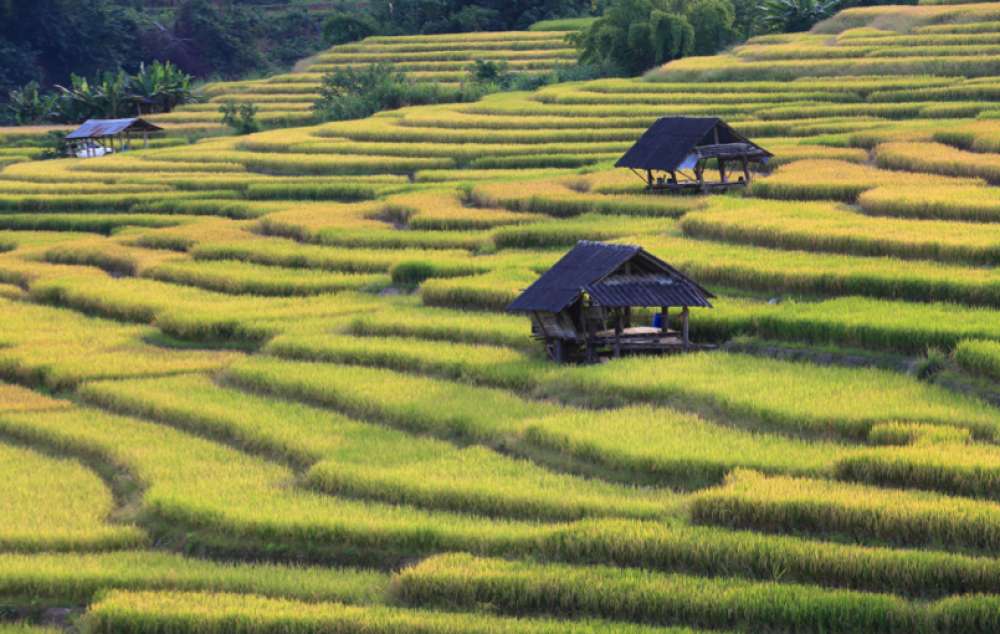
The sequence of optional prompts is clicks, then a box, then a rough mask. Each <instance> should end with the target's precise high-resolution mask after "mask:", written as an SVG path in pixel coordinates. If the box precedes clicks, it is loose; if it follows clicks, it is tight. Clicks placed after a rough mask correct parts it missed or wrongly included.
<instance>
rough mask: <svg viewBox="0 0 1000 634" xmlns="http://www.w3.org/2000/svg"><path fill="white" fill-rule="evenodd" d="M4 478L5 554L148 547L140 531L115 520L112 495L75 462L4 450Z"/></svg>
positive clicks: (0, 539)
mask: <svg viewBox="0 0 1000 634" xmlns="http://www.w3.org/2000/svg"><path fill="white" fill-rule="evenodd" d="M0 473H2V474H3V478H4V481H5V485H4V495H3V499H2V501H0V510H2V512H3V517H4V522H3V526H2V528H0V548H2V549H3V550H12V551H18V552H30V551H38V550H53V551H58V550H67V551H73V550H78V551H88V550H108V549H113V548H128V547H135V546H139V545H142V544H144V543H145V542H146V536H145V534H144V533H143V532H142V531H141V530H140V529H138V528H137V527H135V526H133V525H130V524H122V525H115V524H112V523H111V522H110V521H109V516H110V514H111V513H112V512H113V511H114V510H115V506H116V504H115V500H114V498H113V497H112V494H111V491H109V490H108V488H107V487H106V486H105V484H104V483H103V482H102V481H101V479H100V478H98V477H97V475H96V474H95V473H93V472H91V471H90V470H88V469H87V468H86V467H84V466H83V465H81V464H80V463H78V462H76V461H75V460H67V459H57V458H50V457H48V456H45V455H43V454H40V453H37V452H35V451H32V450H30V449H22V448H19V447H12V446H7V445H0Z"/></svg>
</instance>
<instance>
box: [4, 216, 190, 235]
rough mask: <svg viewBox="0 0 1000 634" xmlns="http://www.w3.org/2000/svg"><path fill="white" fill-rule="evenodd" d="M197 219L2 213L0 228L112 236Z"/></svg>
mask: <svg viewBox="0 0 1000 634" xmlns="http://www.w3.org/2000/svg"><path fill="white" fill-rule="evenodd" d="M193 220H194V218H190V217H185V216H157V215H154V214H130V213H120V214H119V213H112V214H101V213H82V214H72V213H68V214H64V213H57V214H56V213H53V214H49V213H45V214H38V213H26V214H0V229H4V230H11V231H76V232H81V231H85V232H91V233H101V234H104V235H110V234H112V233H115V232H116V231H118V230H120V229H122V228H124V227H151V228H157V227H173V226H177V225H180V224H184V223H186V222H192V221H193Z"/></svg>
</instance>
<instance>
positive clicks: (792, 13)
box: [760, 0, 840, 33]
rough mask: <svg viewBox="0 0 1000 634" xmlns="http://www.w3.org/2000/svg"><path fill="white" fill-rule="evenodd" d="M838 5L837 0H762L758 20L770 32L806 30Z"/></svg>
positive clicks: (827, 15) (833, 11)
mask: <svg viewBox="0 0 1000 634" xmlns="http://www.w3.org/2000/svg"><path fill="white" fill-rule="evenodd" d="M839 6H840V2H839V0H764V4H763V5H762V7H761V15H760V21H761V24H762V26H763V27H764V29H765V30H766V31H768V32H771V33H793V32H797V31H808V30H809V29H811V28H812V26H813V25H814V24H816V23H817V22H819V21H820V20H825V19H826V18H828V17H830V16H831V15H833V14H834V13H835V12H836V11H837V9H838V8H839Z"/></svg>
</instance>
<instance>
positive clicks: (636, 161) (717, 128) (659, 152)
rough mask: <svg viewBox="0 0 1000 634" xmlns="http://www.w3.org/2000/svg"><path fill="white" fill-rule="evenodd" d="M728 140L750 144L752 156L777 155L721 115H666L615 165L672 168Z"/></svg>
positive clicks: (749, 156) (650, 168) (749, 155)
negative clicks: (697, 150)
mask: <svg viewBox="0 0 1000 634" xmlns="http://www.w3.org/2000/svg"><path fill="white" fill-rule="evenodd" d="M716 133H718V136H716ZM726 144H746V145H747V156H748V158H750V159H751V160H760V159H763V158H766V157H769V156H773V155H772V154H771V153H770V152H768V151H767V150H765V149H764V148H762V147H760V146H759V145H757V144H755V143H753V142H752V141H750V140H749V139H747V138H745V137H743V136H742V135H740V134H739V133H738V132H736V131H735V130H733V129H732V128H731V127H729V125H727V124H726V122H725V121H723V120H722V119H719V118H718V117H663V118H661V119H657V120H656V123H654V124H653V125H652V126H651V127H650V128H649V129H648V130H646V132H645V133H644V134H643V135H642V136H641V137H639V140H638V141H636V143H635V145H633V146H632V147H631V149H629V151H628V152H626V153H625V155H624V156H622V157H621V158H620V159H618V162H617V163H615V167H631V168H633V169H644V170H647V169H648V170H662V171H668V172H669V171H672V170H676V169H677V168H678V167H680V165H681V164H682V163H683V162H684V160H685V159H686V158H687V157H688V155H690V154H692V153H694V152H695V148H696V147H698V146H704V145H726Z"/></svg>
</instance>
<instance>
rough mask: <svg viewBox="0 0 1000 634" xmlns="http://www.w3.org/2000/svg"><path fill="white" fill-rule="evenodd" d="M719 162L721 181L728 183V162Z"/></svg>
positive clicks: (721, 160)
mask: <svg viewBox="0 0 1000 634" xmlns="http://www.w3.org/2000/svg"><path fill="white" fill-rule="evenodd" d="M718 161H719V180H721V181H722V182H723V184H725V183H726V161H725V160H723V159H718Z"/></svg>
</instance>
